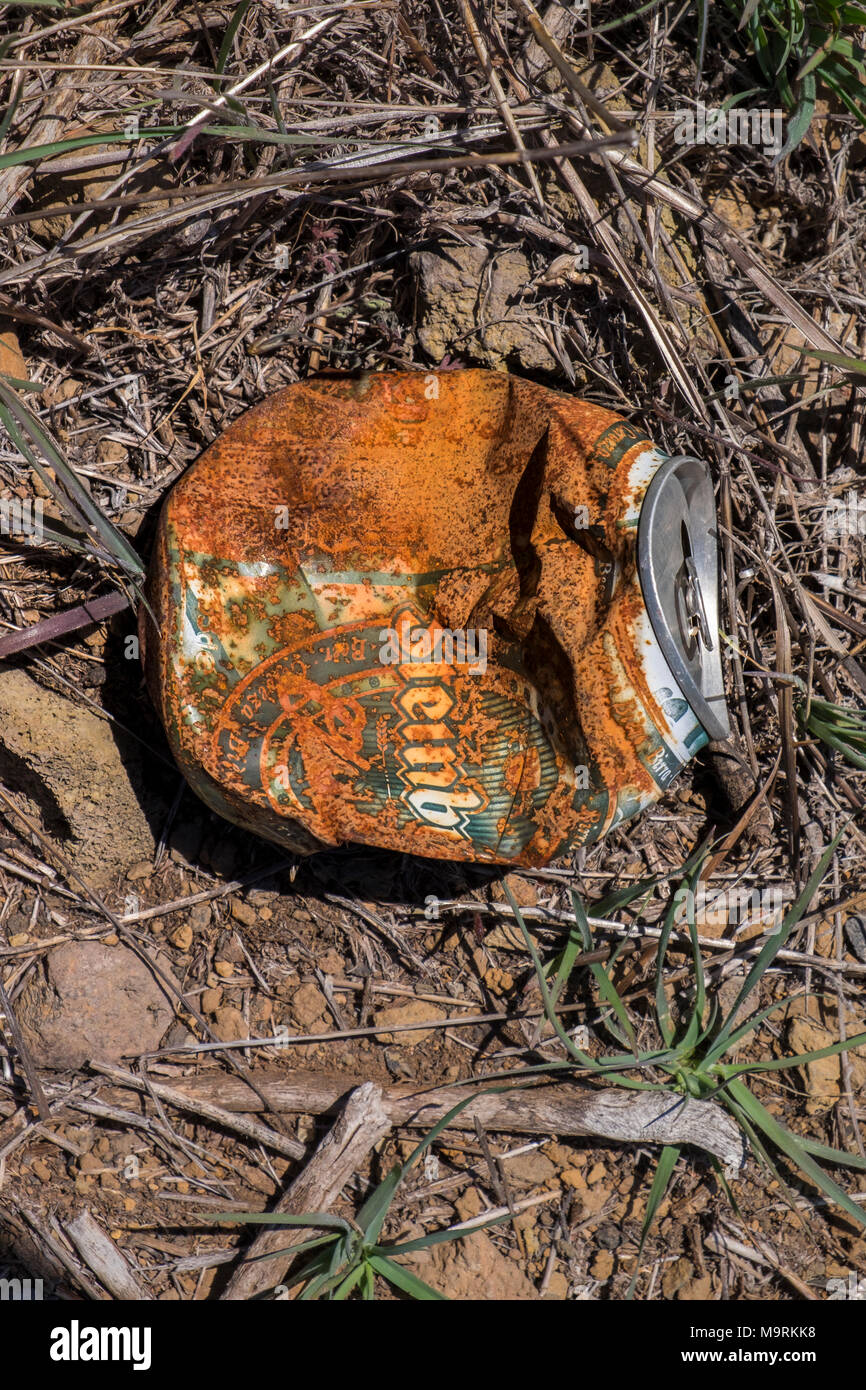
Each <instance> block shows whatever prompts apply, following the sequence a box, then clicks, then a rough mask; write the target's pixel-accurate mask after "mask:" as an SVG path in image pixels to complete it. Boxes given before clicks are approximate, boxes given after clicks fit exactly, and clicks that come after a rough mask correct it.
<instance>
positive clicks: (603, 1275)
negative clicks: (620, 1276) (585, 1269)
mask: <svg viewBox="0 0 866 1390" xmlns="http://www.w3.org/2000/svg"><path fill="white" fill-rule="evenodd" d="M613 1265H614V1259H613V1255H612V1254H611V1253H610V1251H609V1250H599V1252H598V1254H597V1255H596V1256H595V1258H594V1259H593V1261H592V1264H591V1265H590V1267H589V1272H590V1274H591V1275H592V1277H593V1279H599V1280H600V1281H601V1282H602V1283H604V1282H605V1280H606V1279H609V1278H610V1276H611V1275H612V1274H613Z"/></svg>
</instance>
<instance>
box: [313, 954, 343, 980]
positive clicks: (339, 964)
mask: <svg viewBox="0 0 866 1390" xmlns="http://www.w3.org/2000/svg"><path fill="white" fill-rule="evenodd" d="M316 964H317V965H318V967H319V969H320V970H321V971H322V973H323V974H325V975H342V973H343V971H344V970H345V969H346V962H345V961H344V960H343V957H342V956H341V955H339V953H338V952H337V951H326V952H325V954H324V955H323V956H321V957H320V959H319V960H318V961H317V962H316Z"/></svg>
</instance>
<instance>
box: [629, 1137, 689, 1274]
mask: <svg viewBox="0 0 866 1390" xmlns="http://www.w3.org/2000/svg"><path fill="white" fill-rule="evenodd" d="M679 1156H680V1149H679V1146H678V1145H676V1144H665V1146H664V1148H663V1149H662V1151H661V1153H660V1154H659V1161H658V1164H657V1165H656V1171H655V1175H654V1177H653V1181H652V1187H651V1188H650V1193H649V1196H648V1197H647V1203H646V1212H645V1213H644V1219H643V1225H642V1226H641V1234H640V1243H639V1245H638V1248H637V1259H636V1260H635V1267H634V1274H633V1275H632V1276H631V1283H630V1284H629V1286H628V1292H627V1293H626V1298H627V1299H630V1298H633V1297H634V1291H635V1285H636V1284H637V1279H638V1275H639V1274H640V1261H641V1256H642V1254H643V1250H644V1246H645V1245H646V1242H647V1237H648V1236H649V1233H650V1231H651V1229H652V1224H653V1221H654V1220H655V1215H656V1212H657V1211H658V1209H659V1207H660V1206H661V1204H662V1201H663V1199H664V1195H665V1193H666V1192H667V1190H668V1187H669V1186H670V1181H671V1178H672V1176H673V1171H674V1168H675V1167H676V1166H677V1160H678V1158H679Z"/></svg>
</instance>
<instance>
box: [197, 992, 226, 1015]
mask: <svg viewBox="0 0 866 1390" xmlns="http://www.w3.org/2000/svg"><path fill="white" fill-rule="evenodd" d="M222 1002H223V992H222V990H221V989H204V990H202V993H201V998H200V999H199V1007H200V1008H201V1011H202V1013H203V1014H212V1013H216V1011H217V1009H218V1008H219V1006H220V1004H221V1003H222Z"/></svg>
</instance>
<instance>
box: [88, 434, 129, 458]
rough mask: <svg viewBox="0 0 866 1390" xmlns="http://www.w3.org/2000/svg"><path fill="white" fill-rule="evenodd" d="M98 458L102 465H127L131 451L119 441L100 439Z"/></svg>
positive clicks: (97, 449) (97, 448)
mask: <svg viewBox="0 0 866 1390" xmlns="http://www.w3.org/2000/svg"><path fill="white" fill-rule="evenodd" d="M96 457H97V458H98V459H99V462H100V463H109V464H117V463H126V460H127V459H128V457H129V450H128V449H127V448H126V446H125V445H123V444H121V443H120V441H119V440H118V439H100V441H99V443H98V444H97V446H96Z"/></svg>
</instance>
